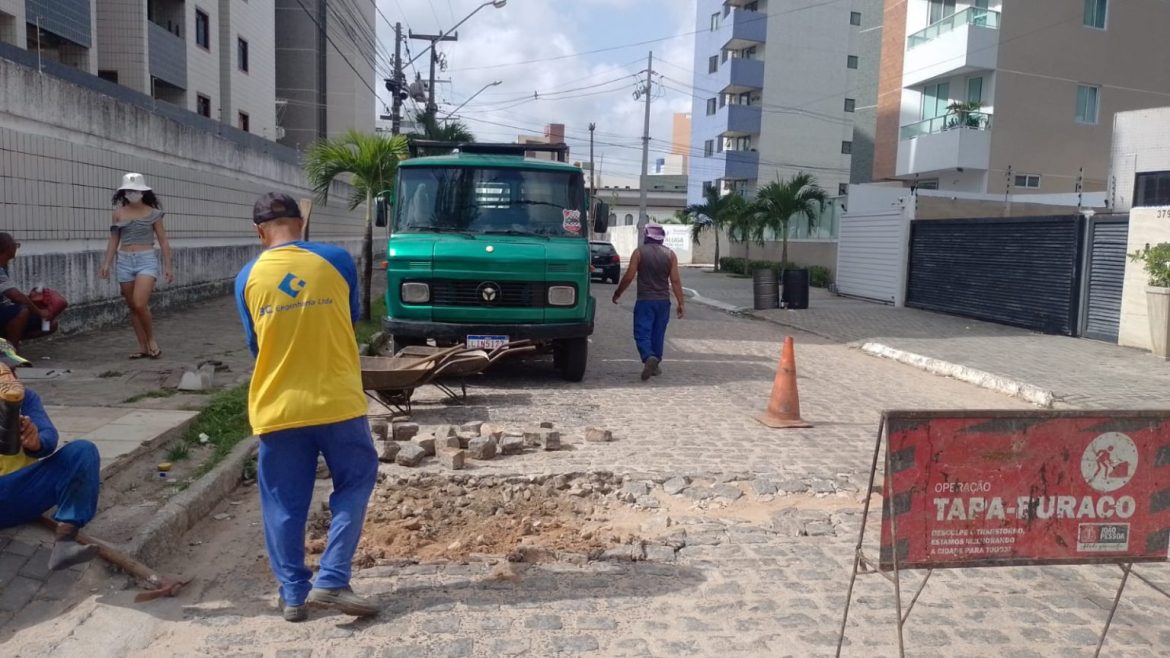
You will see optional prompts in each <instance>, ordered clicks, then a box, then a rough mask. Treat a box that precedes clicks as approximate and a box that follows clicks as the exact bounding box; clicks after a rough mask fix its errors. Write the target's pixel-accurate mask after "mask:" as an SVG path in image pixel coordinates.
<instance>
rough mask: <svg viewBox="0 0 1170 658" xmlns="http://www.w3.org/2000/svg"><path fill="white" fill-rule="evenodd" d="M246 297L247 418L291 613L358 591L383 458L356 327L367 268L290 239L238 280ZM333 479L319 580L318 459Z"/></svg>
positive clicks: (271, 544) (267, 527)
mask: <svg viewBox="0 0 1170 658" xmlns="http://www.w3.org/2000/svg"><path fill="white" fill-rule="evenodd" d="M236 301H237V303H238V306H239V311H240V319H241V321H242V322H243V324H244V332H245V336H246V338H247V342H248V346H249V347H250V348H251V350H252V354H253V356H255V357H256V367H255V371H254V372H253V374H252V383H251V386H250V388H249V391H248V415H249V419H250V421H251V424H252V430H253V432H254V433H255V434H256V435H257V436H259V437H260V455H259V459H258V466H259V468H258V470H259V479H258V481H259V487H260V507H261V511H262V514H263V519H264V541H265V544H266V545H267V547H268V558H269V562H270V563H271V566H272V573H273V574H274V575H275V576H276V579H277V581H278V582H279V583H280V593H281V597H282V598H283V599H284V602H285V604H286V605H289V606H297V605H301V604H302V603H304V602H305V599H306V597H307V596H308V594H309V591H310V590H311V589H312V588H313V587H318V588H322V589H337V588H342V587H348V586H349V579H350V573H351V563H352V561H353V555H354V552H355V551H356V550H357V544H358V540H359V539H360V538H361V533H362V523H363V522H364V520H365V513H366V504H367V503H368V502H369V499H370V494H371V493H372V492H373V489H374V483H375V481H376V479H377V474H378V455H377V452H376V451H375V450H374V443H373V438H372V437H371V436H370V427H369V424H368V422H367V420H366V405H367V403H366V397H365V393H364V391H363V390H362V383H361V362H360V359H359V357H358V351H357V339H356V338H355V336H354V329H353V323H354V322H355V321H356V320H357V318H358V310H359V308H360V307H359V302H358V286H357V268H356V267H355V265H354V262H353V259H352V258H351V257H350V256H349V254H348V253H346V252H345V251H344V250H342V249H340V248H338V247H334V246H331V245H325V244H318V243H312V242H301V241H297V242H290V243H287V244H283V245H278V246H275V247H272V248H270V249H267V250H265V251H264V252H263V253H262V254H260V256H259V257H257V258H256V259H255V260H254V261H252V262H251V263H249V264H248V265H247V266H246V267H244V269H243V270H242V271H241V272H240V274H239V276H237V278H236ZM319 454H321V455H324V456H325V462H326V464H327V465H328V466H329V471H330V473H331V474H332V477H333V494H332V495H331V496H330V498H329V508H330V511H331V512H332V514H333V521H332V524H331V525H330V528H329V539H328V543H327V544H326V547H325V553H324V554H323V555H322V556H321V568H320V571H319V572H318V574H317V578H316V580H315V581H311V580H310V579H311V577H312V572H311V571H310V570H309V569H308V568H307V567H306V566H305V524H306V522H307V520H308V514H309V505H310V503H311V501H312V497H313V486H314V483H315V482H316V474H317V456H318V455H319Z"/></svg>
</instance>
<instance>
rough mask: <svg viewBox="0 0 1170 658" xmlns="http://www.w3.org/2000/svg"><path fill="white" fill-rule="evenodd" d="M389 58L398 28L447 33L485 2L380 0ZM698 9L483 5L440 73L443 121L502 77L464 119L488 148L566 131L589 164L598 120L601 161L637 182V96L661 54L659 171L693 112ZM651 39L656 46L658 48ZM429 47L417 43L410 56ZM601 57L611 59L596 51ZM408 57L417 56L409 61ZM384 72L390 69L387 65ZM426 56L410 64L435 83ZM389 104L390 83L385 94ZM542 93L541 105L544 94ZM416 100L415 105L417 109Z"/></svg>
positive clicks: (606, 0)
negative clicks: (675, 132) (677, 124)
mask: <svg viewBox="0 0 1170 658" xmlns="http://www.w3.org/2000/svg"><path fill="white" fill-rule="evenodd" d="M376 1H377V7H378V9H379V10H380V12H381V14H380V15H377V16H375V20H376V21H377V23H378V37H379V41H380V42H381V46H380V48H379V51H380V52H381V53H384V54H393V52H394V32H393V27H392V24H393V23H394V22H395V21H401V22H402V24H403V32H404V33H405V32H406V31H407V30H408V29H409V30H413V31H414V32H415V33H419V34H439V33H441V32H443V31H446V30H448V29H450V28H451V27H452V26H453V25H454V24H456V23H457V22H458V21H460V20H461V19H463V18H464V17H465V16H467V15H468V14H469V13H471V12H472V11H473V10H475V8H476V7H478V6H480V5H481V4H483V0H376ZM694 12H695V9H694V3H693V2H690V1H689V0H507V4H506V5H505V6H504V7H503V8H500V9H496V8H494V7H491V6H488V7H485V8H483V9H481V10H480V11H479V12H478V13H476V14H475V16H473V17H472V18H471V19H470V20H468V21H467V22H466V23H464V24H463V25H462V26H461V27H460V28H459V30H458V33H459V40H458V41H455V42H447V43H442V44H440V45H439V49H438V50H439V52H440V53H441V54H442V55H444V56H445V58H446V61H447V70H446V71H440V72H439V73H437V75H436V77H437V78H438V79H439V80H447V79H449V80H450V81H451V83H450V84H442V83H440V84H438V85H436V87H437V92H436V99H437V100H438V103H439V116H440V117H443V116H445V115H446V114H447V113H448V112H450V111H452V110H454V109H455V108H456V106H458V105H459V104H461V103H463V102H464V101H466V100H467V99H468V98H469V97H471V96H472V95H473V94H475V93H476V92H477V91H478V90H480V89H481V88H482V87H483V86H484V85H487V84H489V83H491V82H494V81H497V80H498V81H500V83H501V84H500V85H498V86H495V87H491V88H489V89H487V90H485V91H483V93H481V94H479V95H478V96H476V97H475V98H474V99H472V100H471V101H470V102H469V103H468V104H467V105H466V106H464V107H463V109H461V110H460V111H459V114H458V115H457V116H458V117H459V118H461V119H462V120H463V121H464V123H466V124H467V126H468V127H469V128H470V129H471V131H472V133H474V135H475V136H476V139H477V140H478V141H500V142H515V141H516V137H517V136H518V135H521V134H534V135H540V134H543V132H544V125H545V124H548V123H563V124H565V132H566V141H567V142H568V143H569V145H570V147H571V149H572V152H571V154H570V158H571V159H572V160H574V161H578V160H579V161H587V160H588V158H589V123H590V122H593V123H596V131H595V133H594V153H595V156H594V157H595V161H596V162H597V163H598V171H599V174H600V175H601V176H602V178H603V183H604V184H606V185H613V184H619V185H627V184H636V181H637V175H638V172H639V171H640V168H641V157H642V156H641V146H642V142H641V134H642V123H643V113H644V105H643V102H642V101H637V100H635V99H634V96H633V94H634V90H635V89H636V88H637V86H638V84H639V76H638V73H639V72H640V71H641V72H643V73H642V75H641V80H642V82H644V81H645V73H644V71H645V69H646V58H647V55H648V53H649V52H650V51H651V50H653V51H654V71H655V72H656V73H657V74H659V75H660V76H662V77H656V78H655V85H654V88H655V95H654V97H653V100H652V102H651V117H650V137H651V142H650V167H651V171H653V166H654V160H655V159H656V158H658V157H664V155H665V153H664V152H665V151H667V150H668V149H669V145H670V139H671V120H672V116H673V114H674V113H675V112H690V111H691V100H692V98H691V94H690V91H689V90H690V84H691V82H692V75H691V71H692V68H693V62H692V59H693V45H694V34H693V33H694V30H695V19H694ZM652 40H653V42H652V43H645V42H648V41H652ZM426 45H427V42H425V41H418V40H413V41H410V42H409V48H410V55H411V57H413V56H414V55H416V54H418V53H420V52H421V51H422V50H423V48H425V47H426ZM593 51H602V52H593ZM405 59H409V58H405ZM378 66H379V69H380V70H381V69H386V67H387V64H386V62H385V61H381V58H380V61H379V65H378ZM427 67H428V59H427V56H426V55H423V56H422V57H420V58H419V59H418V61H416V62H415V63H414V65H413V66H412V67H411V68H409V69H407V78H408V80H409V79H413V78H414V75H415V72H416V71H417V72H419V73H422V75H423V78H426V77H427V73H428V68H427ZM376 88H377V89H378V91H379V94H380V96H381V97H382V98H381V100H382V102H383V103H385V104H387V105H388V104H389V98H388V94H387V93H386V92H385V86H384V84H382V83H381V81H379V84H378V85H377V87H376ZM534 94H535V98H534ZM413 107H414V106H413V104H412V103H411V102H410V101H407V103H406V105H405V108H404V110H405V111H412V110H413Z"/></svg>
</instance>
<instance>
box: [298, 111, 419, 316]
mask: <svg viewBox="0 0 1170 658" xmlns="http://www.w3.org/2000/svg"><path fill="white" fill-rule="evenodd" d="M406 144H407V142H406V138H405V137H401V136H398V137H384V136H382V135H369V134H366V133H362V132H359V131H357V130H351V131H349V132H348V133H346V134H345V135H344V136H342V137H340V138H338V139H325V140H321V141H319V142H317V143H316V144H313V146H311V147H310V148H309V150H308V152H307V153H305V164H304V167H305V177H306V178H308V180H309V185H311V186H312V188H313V191H314V192H315V193H316V194H317V199H318V200H320V201H321V202H322V203H324V202H327V201H328V200H329V187H330V186H331V185H332V184H333V181H334V180H336V179H337V178H338V177H339V176H342V175H344V174H348V175H349V183H350V185H352V186H353V193H352V194H351V195H350V197H349V209H350V210H353V209H355V208H357V207H358V206H359V205H361V204H362V203H363V202H364V203H365V204H366V232H365V236H364V237H363V238H362V263H361V287H362V308H361V319H362V320H366V321H368V320H369V319H370V280H371V279H372V278H373V273H374V223H373V210H374V195H376V194H380V193H381V192H382V191H383V190H388V189H391V188H392V187H393V185H394V180H395V177H396V176H397V175H398V161H399V160H402V159H403V158H405V157H406V150H407V147H406Z"/></svg>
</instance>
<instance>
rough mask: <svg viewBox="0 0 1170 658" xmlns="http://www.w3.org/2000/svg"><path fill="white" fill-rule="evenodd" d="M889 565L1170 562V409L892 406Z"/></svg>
mask: <svg viewBox="0 0 1170 658" xmlns="http://www.w3.org/2000/svg"><path fill="white" fill-rule="evenodd" d="M886 427H887V432H888V442H887V450H888V454H887V459H888V461H887V469H886V471H887V473H886V480H885V488H884V497H883V510H882V547H881V559H880V564H881V568H883V569H892V568H893V567H894V560H893V557H894V553H893V547H894V546H895V545H896V546H897V557H898V565H897V566H898V568H899V569H914V568H941V567H972V566H991V565H1020V564H1085V563H1099V562H1118V563H1128V562H1137V561H1165V560H1167V558H1168V557H1170V412H1165V411H1159V412H1144V411H1143V412H1130V411H1123V412H1107V411H1099V412H1098V411H1095V412H1079V411H1076V412H1051V411H1036V412H1026V411H1025V412H1001V411H994V412H954V411H948V412H945V413H939V412H888V413H887V416H886Z"/></svg>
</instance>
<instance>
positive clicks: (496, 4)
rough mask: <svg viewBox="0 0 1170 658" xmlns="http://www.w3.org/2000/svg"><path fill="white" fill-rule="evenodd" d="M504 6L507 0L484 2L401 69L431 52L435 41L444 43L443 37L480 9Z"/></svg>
mask: <svg viewBox="0 0 1170 658" xmlns="http://www.w3.org/2000/svg"><path fill="white" fill-rule="evenodd" d="M506 4H508V0H490V1H489V2H485V3H483V4H482V5H480V6H478V7H476V8H475V9H474V10H473V11H472V12H471V13H470V14H468V15H466V16H464V17H463V20H461V21H459V22H458V23H456V24H455V27H453V28H451V29H449V30H447V31H445V32H441V33H439V36H437V37H435V38H434V39H429V40H430V42H431V45H429V46H427V47H426V48H423V49H422V51H421V52H419V54H417V55H415V56H414V57H413V58H412V59H411V60H410V61H409V62H407V63H406V66H404V67H403V68H406V67H409V66H410V65H411V64H414V63H415V61H417V60H418V58H419V57H422V56H423V55H425V54H426V52H427V51H428V50H433V49H434V47H435V42H436V41H445V40H446V39H445V38H444V37H446V36H447V35H449V34H451V33H452V32H454V31H455V30H458V29H459V26H460V25H463V24H464V23H466V22H467V21H468V19H470V18H471V17H472V16H475V15H476V14H477V13H479V10H480V9H483V8H484V7H488V6H491V7H495V8H496V9H503V8H504V5H506Z"/></svg>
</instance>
